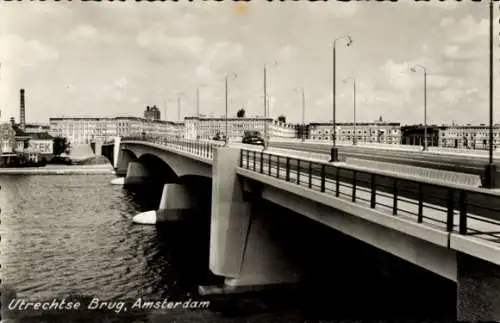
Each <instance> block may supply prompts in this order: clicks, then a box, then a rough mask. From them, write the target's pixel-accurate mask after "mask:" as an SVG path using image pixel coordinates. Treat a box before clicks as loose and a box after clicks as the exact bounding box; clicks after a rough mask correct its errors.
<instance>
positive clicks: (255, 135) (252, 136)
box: [242, 130, 264, 145]
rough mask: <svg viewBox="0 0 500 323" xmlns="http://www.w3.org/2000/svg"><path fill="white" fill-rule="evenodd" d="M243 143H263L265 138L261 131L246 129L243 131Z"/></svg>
mask: <svg viewBox="0 0 500 323" xmlns="http://www.w3.org/2000/svg"><path fill="white" fill-rule="evenodd" d="M242 143H244V144H250V145H263V144H264V139H263V138H262V136H261V134H260V132H259V131H255V130H254V131H245V132H244V133H243V140H242Z"/></svg>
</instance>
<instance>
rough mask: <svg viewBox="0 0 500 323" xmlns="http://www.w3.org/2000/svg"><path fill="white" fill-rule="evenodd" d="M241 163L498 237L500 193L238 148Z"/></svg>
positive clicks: (422, 218)
mask: <svg viewBox="0 0 500 323" xmlns="http://www.w3.org/2000/svg"><path fill="white" fill-rule="evenodd" d="M240 167H241V168H245V169H248V170H251V171H254V172H257V173H260V174H264V175H267V176H272V177H274V178H277V179H281V180H284V181H287V182H291V183H295V184H297V185H302V186H305V187H307V188H309V189H313V190H316V191H319V192H322V193H325V194H331V195H332V196H334V197H337V198H344V199H345V198H347V199H349V200H350V201H351V202H353V203H365V204H366V205H367V206H368V205H369V207H370V208H372V209H379V210H385V211H387V212H390V213H391V214H392V215H394V216H398V215H409V216H412V217H413V218H416V221H417V222H418V223H423V222H426V223H432V224H434V225H438V226H441V227H442V226H444V227H445V229H446V231H448V232H452V231H456V229H457V227H458V233H459V234H461V235H476V236H478V237H481V238H485V239H487V240H490V241H491V240H493V241H495V242H497V243H498V242H500V208H499V207H500V194H498V193H494V192H489V191H485V190H481V189H475V188H470V189H467V188H464V187H457V186H453V185H451V184H450V185H447V184H435V183H429V182H428V181H425V182H420V181H418V180H411V179H407V178H404V177H397V176H391V175H387V174H379V173H376V172H371V171H364V170H363V171H360V170H357V169H354V168H353V167H342V166H335V165H333V164H330V163H327V162H320V161H311V160H305V159H300V158H296V157H288V156H283V155H277V154H272V153H265V152H259V151H251V150H246V149H242V150H241V152H240Z"/></svg>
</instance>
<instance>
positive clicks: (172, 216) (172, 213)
mask: <svg viewBox="0 0 500 323" xmlns="http://www.w3.org/2000/svg"><path fill="white" fill-rule="evenodd" d="M197 207H198V200H197V199H196V197H194V196H192V195H190V194H189V192H188V189H187V188H186V187H185V186H184V185H181V184H173V183H169V184H165V185H164V186H163V192H162V196H161V200H160V205H159V207H158V210H152V211H147V212H142V213H139V214H137V215H135V216H134V218H133V221H134V222H135V223H139V224H156V223H159V222H168V221H178V220H180V219H181V217H182V214H183V211H187V210H192V209H195V208H197Z"/></svg>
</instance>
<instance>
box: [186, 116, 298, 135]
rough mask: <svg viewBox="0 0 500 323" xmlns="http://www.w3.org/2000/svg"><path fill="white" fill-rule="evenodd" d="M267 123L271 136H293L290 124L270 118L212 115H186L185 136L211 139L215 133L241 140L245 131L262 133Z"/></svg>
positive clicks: (293, 129) (292, 128)
mask: <svg viewBox="0 0 500 323" xmlns="http://www.w3.org/2000/svg"><path fill="white" fill-rule="evenodd" d="M266 122H267V124H268V135H269V136H270V137H271V138H272V137H285V138H294V137H295V128H294V126H293V125H291V124H285V123H280V122H278V121H276V120H274V121H273V119H271V118H259V117H255V118H245V117H243V118H227V119H226V118H224V117H220V118H213V117H186V118H185V138H189V139H197V138H198V139H213V138H214V137H215V136H216V135H217V134H219V135H220V136H225V135H226V123H227V132H228V134H227V135H228V138H229V139H233V140H241V139H242V138H243V133H244V132H245V131H251V130H254V131H259V132H260V133H261V134H264V128H265V124H266Z"/></svg>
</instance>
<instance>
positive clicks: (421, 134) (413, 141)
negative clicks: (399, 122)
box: [401, 124, 444, 147]
mask: <svg viewBox="0 0 500 323" xmlns="http://www.w3.org/2000/svg"><path fill="white" fill-rule="evenodd" d="M425 128H426V127H425V126H424V125H421V124H420V125H406V126H402V127H401V143H402V144H403V145H418V146H424V142H425V139H424V138H425V131H426V130H425ZM443 129H444V127H439V126H436V125H427V146H428V147H437V146H439V136H440V133H442V130H443Z"/></svg>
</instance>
